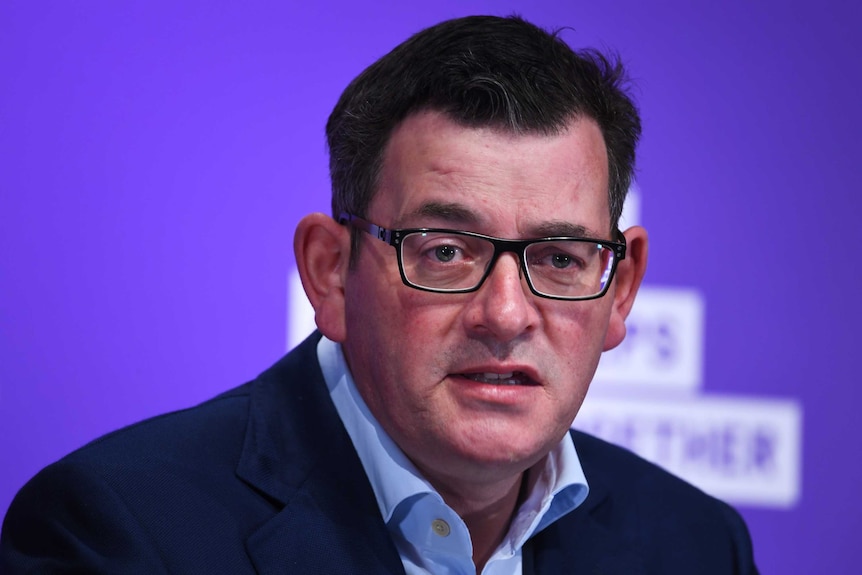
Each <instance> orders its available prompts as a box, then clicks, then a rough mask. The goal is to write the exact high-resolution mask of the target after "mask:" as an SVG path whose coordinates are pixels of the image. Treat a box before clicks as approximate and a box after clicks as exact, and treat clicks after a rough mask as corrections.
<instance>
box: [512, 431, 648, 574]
mask: <svg viewBox="0 0 862 575" xmlns="http://www.w3.org/2000/svg"><path fill="white" fill-rule="evenodd" d="M574 439H575V446H576V447H577V448H578V457H579V458H580V460H581V464H582V466H583V468H584V473H585V475H586V476H587V478H588V480H589V482H590V494H589V496H588V497H587V499H586V501H584V502H583V503H582V504H581V505H580V506H579V507H578V508H577V509H575V510H573V511H572V512H571V513H568V514H567V515H565V516H564V517H562V518H560V519H559V520H558V521H556V522H555V523H553V524H552V525H549V526H548V527H547V528H546V529H545V530H543V531H542V532H541V533H539V534H537V535H536V536H535V537H534V538H533V539H532V540H531V541H530V544H531V546H532V549H530V550H529V552H528V553H526V554H525V556H528V557H531V559H530V561H531V563H532V568H533V574H534V575H551V574H557V573H577V574H578V575H581V574H584V575H643V574H645V573H646V572H647V570H646V566H645V564H644V560H643V558H642V557H641V555H640V554H639V552H638V550H637V549H636V548H634V547H632V545H631V543H630V541H629V540H627V539H626V538H625V536H624V533H625V530H624V529H621V528H620V526H619V525H615V521H616V519H614V517H616V514H615V513H613V510H614V509H613V508H614V504H615V499H614V497H613V496H612V494H611V493H610V491H609V489H608V486H609V485H610V484H611V482H610V481H609V479H610V478H608V477H606V476H605V470H604V469H603V467H602V466H601V465H598V464H597V462H596V461H593V455H592V454H591V452H589V450H582V449H581V447H580V445H579V442H578V441H577V435H575V436H574ZM636 512H637V509H635V508H629V509H628V510H627V513H626V516H627V517H629V518H631V517H632V514H633V513H636ZM525 565H526V564H525ZM524 575H529V574H528V573H527V571H526V570H525V572H524Z"/></svg>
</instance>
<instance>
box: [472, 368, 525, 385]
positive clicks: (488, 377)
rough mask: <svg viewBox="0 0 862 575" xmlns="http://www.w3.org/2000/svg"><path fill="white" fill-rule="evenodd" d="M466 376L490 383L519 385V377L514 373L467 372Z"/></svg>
mask: <svg viewBox="0 0 862 575" xmlns="http://www.w3.org/2000/svg"><path fill="white" fill-rule="evenodd" d="M466 376H467V377H469V378H470V379H472V380H473V381H478V382H480V383H492V384H495V385H520V384H521V383H522V382H521V378H520V377H515V373H514V372H512V371H510V372H509V373H468V374H466Z"/></svg>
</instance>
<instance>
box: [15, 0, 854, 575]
mask: <svg viewBox="0 0 862 575" xmlns="http://www.w3.org/2000/svg"><path fill="white" fill-rule="evenodd" d="M473 13H493V14H500V15H508V14H512V13H519V14H521V15H523V16H524V17H526V18H527V19H529V20H532V21H534V22H536V23H537V24H540V25H543V26H545V27H553V28H556V27H567V30H566V31H565V32H564V33H563V37H564V38H565V39H566V40H567V41H568V42H569V43H570V44H571V45H573V46H575V47H582V46H596V47H599V48H603V49H610V50H615V51H618V52H620V53H621V54H622V56H623V59H624V61H625V62H626V63H627V64H628V66H629V69H630V71H631V75H632V77H633V80H634V82H635V89H634V94H635V97H636V99H637V101H638V103H639V106H640V108H641V111H642V115H643V121H644V138H643V142H642V145H641V148H640V155H639V160H638V166H639V170H638V173H637V189H635V190H634V192H633V200H634V201H633V202H631V203H630V205H629V206H628V208H627V219H628V221H629V223H634V222H639V223H641V224H643V225H645V226H646V227H647V229H648V230H649V231H650V234H651V242H652V243H651V261H650V266H649V270H648V273H647V279H646V284H647V285H646V287H645V291H644V293H643V295H642V297H641V298H640V299H639V301H638V303H637V305H636V309H635V312H634V313H633V317H632V319H631V321H630V326H629V329H630V338H629V339H628V340H627V342H626V343H625V344H624V345H623V346H622V347H621V348H620V349H619V350H616V351H614V352H612V353H611V354H609V357H607V358H606V359H607V361H606V362H604V364H603V365H602V366H601V368H600V373H599V375H598V377H597V380H596V382H595V383H594V386H593V389H592V391H591V395H590V397H588V400H587V402H586V404H585V406H584V408H583V410H582V413H581V414H579V417H578V419H577V420H576V422H575V426H579V427H582V428H585V429H588V430H590V431H593V432H595V433H598V434H600V435H604V436H605V437H610V438H611V439H613V440H615V441H617V442H619V443H622V444H624V445H626V446H628V447H631V448H632V449H634V450H636V451H638V452H640V453H643V454H644V455H645V456H647V457H649V458H651V459H654V460H656V461H658V462H659V463H660V464H662V465H665V466H667V467H669V468H671V469H673V470H674V471H676V472H677V473H680V474H681V475H683V476H685V477H687V478H689V479H690V480H692V481H694V482H695V483H697V484H698V485H700V486H702V487H703V488H704V489H706V490H708V491H710V492H713V493H716V494H717V495H720V496H722V497H724V498H726V499H728V500H729V501H731V502H732V503H734V504H736V505H737V506H738V507H739V509H740V510H741V511H742V513H743V515H744V516H745V518H746V520H747V521H748V524H749V526H750V528H751V531H752V536H753V538H754V543H755V553H756V556H757V560H758V562H759V564H760V567H761V569H762V571H763V572H764V573H782V574H800V575H802V574H805V575H808V574H810V573H849V572H852V571H853V569H852V567H851V565H853V566H855V563H856V562H855V561H854V562H853V563H851V554H852V552H853V551H854V549H853V547H854V546H856V544H857V541H858V532H859V531H860V529H862V504H860V503H859V498H858V496H857V490H858V486H859V485H860V484H862V464H860V462H859V447H858V445H857V444H856V441H857V440H858V438H859V432H858V431H856V430H855V428H853V427H852V421H854V419H855V417H856V413H855V411H856V409H858V406H859V404H860V403H862V392H860V390H859V387H860V386H859V385H858V382H859V380H860V377H859V375H858V372H857V363H856V356H857V354H858V353H859V352H858V351H857V344H858V342H859V338H858V336H857V335H856V334H857V332H856V328H857V327H858V326H859V324H860V321H862V305H860V302H859V299H860V293H862V289H860V287H859V286H860V283H862V270H860V264H859V256H858V250H859V247H858V242H857V238H858V236H859V233H858V231H857V229H856V228H855V223H856V222H857V220H858V216H859V212H860V209H862V200H860V197H859V184H858V179H859V176H858V170H859V167H860V163H862V154H860V152H862V146H860V144H859V133H860V129H862V112H860V109H859V102H860V101H862V88H860V86H862V77H860V76H862V74H860V66H859V63H858V59H859V57H860V55H862V50H860V48H862V43H860V40H859V30H858V26H859V24H858V23H859V21H860V17H862V10H860V8H859V4H858V3H855V2H850V1H846V2H841V1H838V0H827V1H824V2H817V3H814V2H792V1H791V2H779V1H778V0H764V1H761V2H743V1H742V0H729V1H728V2H723V3H716V2H699V3H695V2H690V1H684V0H668V1H666V2H655V3H650V2H643V1H640V0H613V1H608V2H586V1H575V0H570V1H562V0H555V1H554V0H529V1H526V0H520V1H517V0H509V1H506V0H497V1H492V0H459V1H456V0H438V1H436V2H426V3H406V2H389V1H378V2H371V1H368V2H349V1H345V0H320V1H318V2H315V3H299V2H292V1H289V0H288V1H275V0H273V1H270V2H266V1H246V2H232V1H220V2H213V1H200V2H191V1H182V0H171V1H155V0H151V1H147V2H144V1H133V0H127V1H116V0H81V1H78V2H65V1H61V0H55V1H47V0H46V1H39V0H37V1H24V0H7V1H5V2H3V3H2V5H0V515H2V514H4V513H5V510H6V508H7V507H8V505H9V502H10V501H11V499H12V497H13V496H14V493H15V491H16V490H17V489H18V488H20V486H21V485H23V483H24V482H25V481H26V480H27V479H28V478H29V477H31V476H32V475H33V474H34V473H36V472H37V471H38V470H39V469H40V468H42V467H43V466H45V465H47V464H48V463H50V462H52V461H53V460H55V459H57V458H59V457H61V456H62V455H63V454H65V453H67V452H68V451H70V450H72V449H75V448H77V447H79V446H81V445H83V444H84V443H86V442H87V441H89V440H91V439H93V438H95V437H96V436H98V435H100V434H102V433H105V432H107V431H110V430H112V429H115V428H117V427H119V426H122V425H125V424H129V423H132V422H134V421H137V420H139V419H142V418H144V417H148V416H151V415H155V414H158V413H161V412H164V411H167V410H172V409H178V408H182V407H185V406H189V405H193V404H195V403H198V402H200V401H203V400H205V399H207V398H209V397H211V396H213V395H215V394H217V393H219V392H220V391H223V390H225V389H227V388H229V387H232V386H234V385H237V384H239V383H242V382H243V381H246V380H248V379H250V378H252V377H254V376H255V375H256V374H257V373H258V372H260V371H262V370H263V369H264V368H266V367H267V366H268V365H269V364H270V363H271V362H273V361H275V360H276V359H277V358H278V357H279V356H280V355H281V354H282V353H284V351H285V350H286V349H287V347H288V345H289V344H290V342H292V341H295V340H296V339H297V338H299V337H301V336H302V335H304V334H305V333H308V331H309V330H310V329H311V328H310V327H309V323H308V316H307V314H306V309H305V307H304V303H303V302H302V296H301V294H300V293H299V292H298V291H297V289H296V285H295V272H294V261H293V253H292V237H293V229H294V226H295V224H296V222H297V221H298V220H299V219H300V218H301V217H302V216H303V215H304V214H306V213H308V212H309V211H328V206H329V184H328V177H327V159H326V153H325V146H324V135H323V126H324V123H325V121H326V118H327V115H328V113H329V111H330V109H331V108H332V106H333V105H334V103H335V101H336V99H337V98H338V96H339V94H340V92H341V90H342V89H343V88H344V87H345V86H346V84H347V83H348V82H349V81H350V80H351V79H352V78H353V77H354V76H355V75H356V74H358V73H359V72H360V71H361V70H362V69H363V68H364V67H365V66H367V65H368V64H370V63H371V62H372V61H374V60H375V59H376V58H378V57H379V56H381V55H382V54H384V53H385V52H386V51H388V50H389V49H391V48H392V47H394V46H395V45H396V44H397V43H398V42H400V41H401V40H403V39H405V38H406V37H407V36H408V35H410V34H411V33H413V32H416V31H418V30H419V29H421V28H424V27H426V26H428V25H430V24H432V23H435V22H437V21H439V20H442V19H446V18H450V17H455V16H462V15H467V14H473ZM854 438H856V439H854Z"/></svg>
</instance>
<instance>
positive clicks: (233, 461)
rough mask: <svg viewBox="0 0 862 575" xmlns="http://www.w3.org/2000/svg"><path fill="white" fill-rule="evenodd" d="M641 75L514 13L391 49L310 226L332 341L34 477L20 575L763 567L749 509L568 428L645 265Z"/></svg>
mask: <svg viewBox="0 0 862 575" xmlns="http://www.w3.org/2000/svg"><path fill="white" fill-rule="evenodd" d="M623 82H624V76H623V72H622V68H621V66H620V65H618V64H612V63H610V62H608V60H606V59H605V58H604V57H602V56H601V55H599V54H597V53H594V52H589V51H587V52H581V53H574V52H573V51H572V50H571V49H570V48H568V47H567V46H566V45H565V44H564V43H562V41H560V40H558V39H557V38H556V37H555V36H553V35H549V34H547V33H546V32H544V31H542V30H540V29H538V28H536V27H534V26H532V25H531V24H528V23H526V22H524V21H523V20H520V19H518V18H493V17H471V18H464V19H459V20H452V21H448V22H444V23H442V24H439V25H437V26H435V27H432V28H430V29H428V30H425V31H423V32H420V33H419V34H417V35H416V36H414V37H413V38H411V39H409V40H408V41H406V42H405V43H403V44H402V45H400V46H399V47H397V48H396V49H395V50H394V51H393V52H391V53H390V54H388V55H386V56H384V57H383V58H382V59H381V60H379V61H378V62H376V63H375V64H373V65H372V66H371V67H370V68H368V69H367V70H366V71H365V72H363V73H362V74H361V75H360V76H359V77H358V78H357V79H356V80H354V81H353V82H352V83H351V84H350V86H349V87H348V88H347V90H346V91H345V92H344V94H343V95H342V97H341V99H340V101H339V102H338V104H337V106H336V108H335V110H334V111H333V113H332V115H331V117H330V119H329V122H328V124H327V136H328V139H329V146H330V154H331V162H330V167H331V174H332V182H333V201H332V204H333V217H330V216H326V215H323V214H312V215H309V216H307V217H306V218H304V219H303V220H302V221H301V222H300V224H299V226H298V228H297V231H296V236H295V244H294V247H295V252H296V260H297V263H298V266H299V271H300V275H301V277H302V282H303V286H304V287H305V290H306V293H307V294H308V297H309V299H310V301H311V303H312V305H313V307H314V309H315V319H316V322H317V326H318V328H319V333H316V334H315V335H313V336H312V337H310V338H309V339H308V340H307V341H306V342H304V343H303V344H302V345H300V346H299V347H298V348H297V349H296V350H294V351H292V352H291V353H290V354H289V355H288V356H286V357H285V358H284V359H283V360H282V361H280V362H279V363H278V364H276V365H275V366H273V367H272V368H270V369H269V370H268V371H266V372H265V373H263V374H262V375H261V376H260V377H258V378H257V379H256V380H254V381H252V382H250V383H248V384H246V385H244V386H242V387H239V388H237V389H235V390H233V391H230V392H228V393H226V394H224V395H222V396H219V397H217V398H215V399H214V400H212V401H210V402H207V403H205V404H203V405H201V406H198V407H195V408H193V409H190V410H186V411H184V412H179V413H175V414H170V415H167V416H163V417H161V418H156V419H154V420H150V421H146V422H143V423H141V424H138V425H136V426H132V427H130V428H127V429H124V430H121V431H119V432H116V433H114V434H112V435H109V436H107V437H104V438H102V439H99V440H97V441H96V442H94V443H92V444H90V445H89V446H86V447H84V448H83V449H81V450H79V451H78V452H76V453H73V454H72V455H70V456H68V457H66V458H64V459H63V460H61V461H60V462H58V463H56V464H54V465H52V466H50V467H48V468H47V469H45V470H44V471H43V472H41V473H40V474H39V475H37V476H36V477H35V478H34V479H33V480H32V481H31V482H30V483H29V484H28V485H27V486H25V488H24V489H22V491H21V493H20V494H19V495H18V497H17V498H16V500H15V502H14V503H13V505H12V507H11V508H10V511H9V513H8V515H7V517H6V519H5V522H4V531H3V539H2V547H0V567H2V568H3V570H4V571H3V572H4V573H24V572H39V573H42V572H46V573H54V572H57V573H64V572H87V573H325V574H334V573H374V574H376V573H411V574H412V573H435V574H436V573H453V574H454V573H459V574H460V573H487V574H495V575H496V574H503V573H505V574H521V573H611V574H612V573H617V574H626V575H631V574H637V573H661V574H674V573H679V574H687V575H688V574H692V573H698V574H711V573H715V574H729V573H755V572H756V569H755V567H754V565H753V559H752V551H751V544H750V540H749V537H748V534H747V531H746V529H745V526H744V524H743V523H742V521H741V519H740V518H739V516H738V515H737V514H736V513H735V512H734V511H733V510H732V509H731V508H730V507H728V506H726V505H725V504H723V503H721V502H719V501H716V500H714V499H712V498H710V497H708V496H707V495H705V494H703V493H702V492H700V491H698V490H696V489H695V488H693V487H691V486H688V485H687V484H685V483H683V482H682V481H680V480H678V479H675V478H674V477H672V476H670V475H669V474H667V473H665V472H663V471H661V470H659V469H658V468H656V467H655V466H652V465H651V464H648V463H646V462H644V461H643V460H640V459H639V458H637V457H636V456H634V455H632V454H630V453H628V452H625V451H623V450H621V449H619V448H616V447H613V446H611V445H609V444H606V443H603V442H601V441H599V440H597V439H595V438H592V437H589V436H587V435H584V434H581V433H570V432H569V427H570V425H571V423H572V421H573V420H574V418H575V416H576V414H577V412H578V409H579V407H580V405H581V403H582V401H583V399H584V396H585V394H586V392H587V388H588V387H589V383H590V381H591V379H592V377H593V374H594V372H595V369H596V366H597V364H598V361H599V356H600V355H601V352H602V351H603V350H607V349H611V348H613V347H614V346H616V345H618V344H619V343H620V342H621V341H622V339H623V337H624V335H625V324H624V320H625V318H626V316H627V314H628V313H629V310H630V309H631V306H632V304H633V303H634V299H635V294H636V292H637V289H638V286H639V285H640V282H641V279H642V277H643V275H644V271H645V267H646V255H647V237H646V233H645V231H644V230H643V229H642V228H639V227H633V228H630V229H628V230H626V231H625V232H620V231H619V230H618V229H617V224H618V221H619V217H620V213H621V211H622V205H623V201H624V198H625V193H626V190H627V188H628V185H629V183H630V178H631V172H632V167H633V163H634V151H635V145H636V143H637V139H638V137H639V133H640V122H639V119H638V115H637V112H636V109H635V107H634V105H633V104H632V102H631V101H630V99H629V98H628V97H627V96H626V94H625V92H624V91H623V89H622V86H623Z"/></svg>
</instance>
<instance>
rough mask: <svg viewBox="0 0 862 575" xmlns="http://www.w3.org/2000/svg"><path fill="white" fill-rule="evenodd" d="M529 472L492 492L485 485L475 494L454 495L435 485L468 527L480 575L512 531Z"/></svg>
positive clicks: (454, 493) (474, 561) (477, 570)
mask: <svg viewBox="0 0 862 575" xmlns="http://www.w3.org/2000/svg"><path fill="white" fill-rule="evenodd" d="M526 477H527V472H524V473H522V474H520V475H517V476H515V477H512V478H511V481H508V482H505V483H503V484H498V485H496V486H495V489H493V490H489V489H488V486H487V485H485V486H482V487H480V488H478V489H476V490H474V492H473V493H472V494H469V495H467V496H465V494H464V493H463V492H457V493H456V492H453V491H450V490H446V489H445V488H444V489H440V487H439V486H435V487H436V488H437V490H438V492H439V493H440V495H441V496H442V497H443V500H444V501H445V502H446V504H447V505H449V507H451V508H452V509H453V510H454V511H455V512H456V513H457V514H458V515H459V516H460V517H461V519H463V520H464V523H465V524H466V525H467V529H468V530H469V531H470V539H471V540H472V543H473V563H474V564H475V565H476V573H481V572H482V569H484V567H485V563H487V562H488V559H490V558H491V555H493V554H494V551H495V550H496V549H497V547H499V546H500V543H501V542H502V541H503V538H504V537H505V536H506V534H507V533H508V531H509V525H510V524H511V522H512V518H513V517H514V515H515V511H516V510H517V508H518V505H519V504H520V503H521V500H522V499H523V497H524V496H525V495H524V493H525V490H526V487H527V486H526V484H525V483H526Z"/></svg>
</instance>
